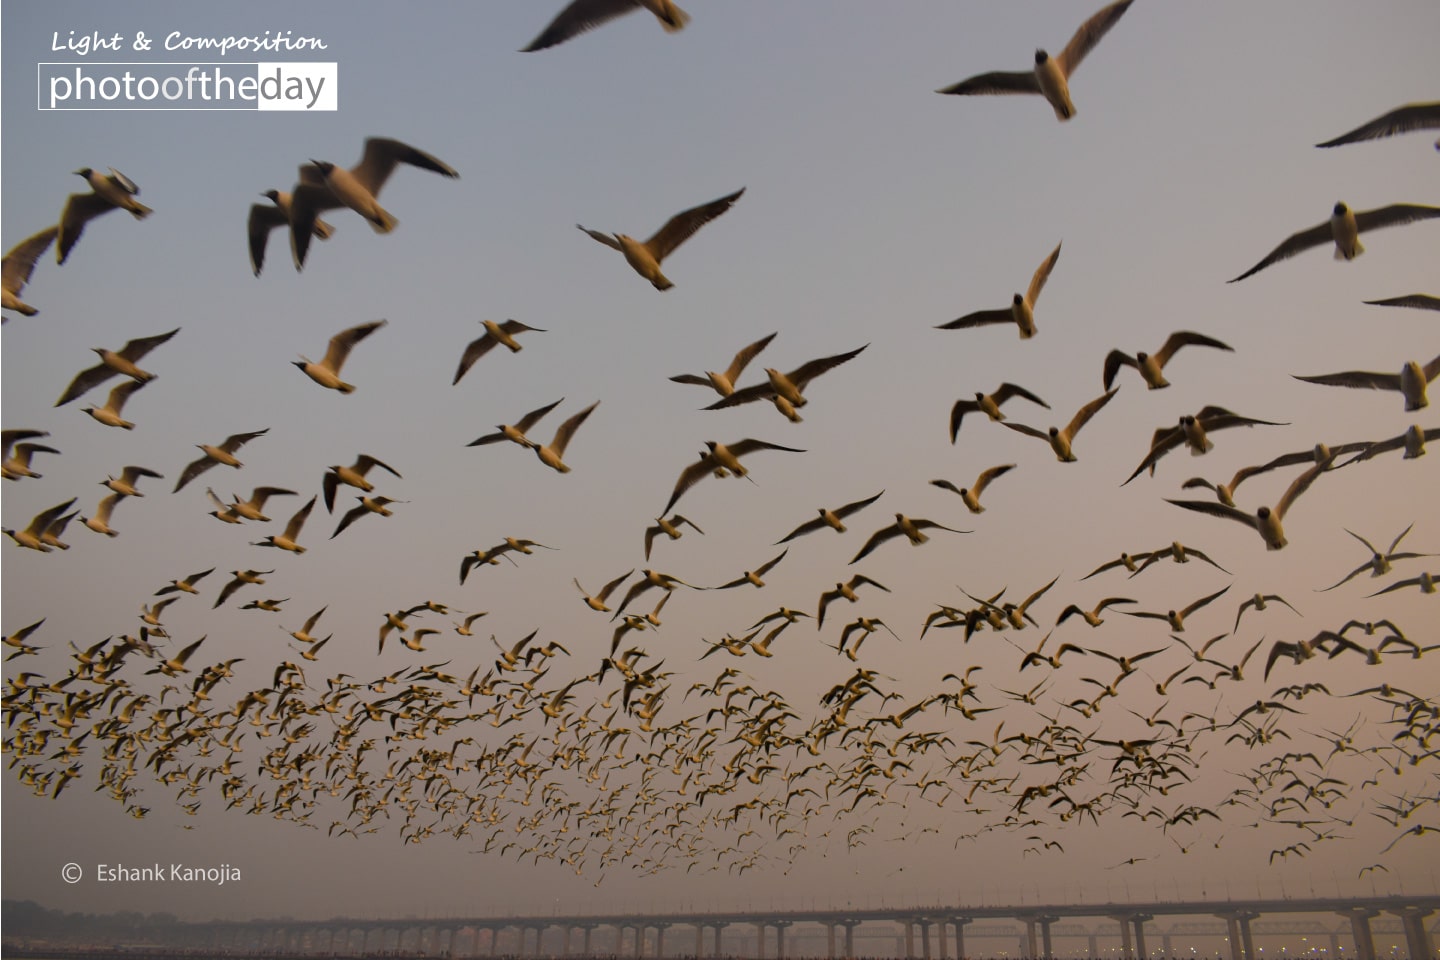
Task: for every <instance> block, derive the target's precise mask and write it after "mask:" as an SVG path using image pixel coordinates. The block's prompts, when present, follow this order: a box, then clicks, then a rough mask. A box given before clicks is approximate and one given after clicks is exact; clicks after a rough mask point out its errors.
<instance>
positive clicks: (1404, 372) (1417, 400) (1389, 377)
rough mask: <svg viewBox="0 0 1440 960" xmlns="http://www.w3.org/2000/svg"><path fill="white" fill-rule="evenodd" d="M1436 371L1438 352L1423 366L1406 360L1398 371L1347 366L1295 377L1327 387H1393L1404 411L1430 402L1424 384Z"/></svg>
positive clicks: (1439, 365)
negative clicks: (1308, 375) (1384, 371)
mask: <svg viewBox="0 0 1440 960" xmlns="http://www.w3.org/2000/svg"><path fill="white" fill-rule="evenodd" d="M1436 374H1440V356H1437V357H1436V358H1435V359H1434V360H1431V361H1430V362H1429V363H1427V364H1425V366H1423V367H1422V366H1420V364H1419V363H1418V362H1417V361H1414V360H1408V361H1406V363H1405V366H1403V367H1401V368H1400V372H1399V373H1368V372H1366V371H1364V370H1349V371H1346V372H1344V373H1326V374H1320V375H1319V376H1312V377H1299V376H1297V377H1296V378H1295V379H1296V380H1303V381H1305V382H1306V383H1318V384H1321V385H1323V386H1327V387H1355V388H1359V389H1369V390H1395V391H1397V392H1399V393H1400V394H1402V395H1403V396H1404V397H1405V409H1406V411H1411V410H1420V409H1423V408H1424V407H1428V406H1429V405H1430V400H1429V398H1428V397H1426V396H1425V386H1426V384H1428V383H1429V382H1430V381H1431V380H1434V379H1435V376H1436Z"/></svg>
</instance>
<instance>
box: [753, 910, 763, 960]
mask: <svg viewBox="0 0 1440 960" xmlns="http://www.w3.org/2000/svg"><path fill="white" fill-rule="evenodd" d="M755 938H756V944H757V946H756V948H755V956H756V957H757V958H758V960H765V922H764V921H763V920H762V921H760V922H759V923H756V924H755Z"/></svg>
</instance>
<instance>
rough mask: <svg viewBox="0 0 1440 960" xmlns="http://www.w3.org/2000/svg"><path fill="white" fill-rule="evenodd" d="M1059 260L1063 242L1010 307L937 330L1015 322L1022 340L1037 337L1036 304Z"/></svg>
mask: <svg viewBox="0 0 1440 960" xmlns="http://www.w3.org/2000/svg"><path fill="white" fill-rule="evenodd" d="M1059 259H1060V244H1058V243H1057V244H1055V249H1054V250H1052V251H1051V252H1050V256H1048V257H1046V258H1045V260H1044V261H1043V262H1042V263H1041V264H1040V266H1038V267H1036V268H1035V274H1034V276H1032V277H1031V278H1030V287H1029V289H1028V290H1026V291H1025V296H1023V297H1022V296H1020V294H1018V293H1017V294H1015V297H1014V299H1013V300H1012V301H1011V303H1010V306H1008V307H1006V308H1005V309H1003V310H979V311H976V312H975V313H967V314H966V315H965V316H963V317H960V318H959V319H957V320H951V321H950V322H949V323H942V324H940V325H939V326H937V327H936V328H935V329H936V330H960V329H965V328H969V327H981V326H986V325H989V324H993V323H1014V324H1015V325H1016V326H1017V327H1018V328H1019V329H1020V339H1021V340H1029V339H1030V338H1031V337H1033V336H1035V303H1036V301H1038V300H1039V299H1040V291H1041V290H1043V289H1045V281H1046V280H1048V279H1050V271H1051V270H1053V269H1055V262H1056V261H1057V260H1059ZM992 419H994V418H992Z"/></svg>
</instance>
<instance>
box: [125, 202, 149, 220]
mask: <svg viewBox="0 0 1440 960" xmlns="http://www.w3.org/2000/svg"><path fill="white" fill-rule="evenodd" d="M126 209H127V210H129V211H130V214H131V216H133V217H134V218H135V219H136V220H144V219H145V218H146V217H148V216H150V214H152V213H154V212H155V211H154V210H151V209H150V208H149V207H147V206H145V204H143V203H140V202H138V201H135V200H131V201H130V205H129V206H128V207H126Z"/></svg>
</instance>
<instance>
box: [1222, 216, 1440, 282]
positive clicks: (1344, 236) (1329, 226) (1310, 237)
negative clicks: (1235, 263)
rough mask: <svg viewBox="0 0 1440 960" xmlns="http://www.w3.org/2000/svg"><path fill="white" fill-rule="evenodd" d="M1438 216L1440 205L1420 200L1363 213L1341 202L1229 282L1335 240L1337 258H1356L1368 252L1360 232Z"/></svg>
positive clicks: (1242, 278) (1241, 278)
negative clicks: (1323, 219) (1432, 204)
mask: <svg viewBox="0 0 1440 960" xmlns="http://www.w3.org/2000/svg"><path fill="white" fill-rule="evenodd" d="M1435 217H1440V207H1427V206H1424V205H1422V204H1418V203H1395V204H1391V205H1390V206H1388V207H1380V208H1379V209H1376V210H1363V211H1361V212H1359V213H1356V212H1355V211H1353V210H1351V209H1350V208H1349V207H1347V206H1346V205H1345V204H1343V203H1337V204H1335V209H1334V210H1333V211H1332V212H1331V215H1330V219H1329V220H1327V221H1325V222H1324V223H1317V224H1316V225H1315V226H1313V227H1311V228H1309V229H1308V230H1301V231H1300V232H1299V233H1297V234H1294V235H1293V236H1291V237H1290V238H1289V239H1288V240H1286V241H1284V242H1283V243H1281V244H1280V246H1278V247H1276V248H1275V249H1274V250H1271V251H1270V253H1269V254H1267V255H1266V257H1265V259H1263V260H1261V261H1260V262H1259V263H1257V264H1255V266H1253V267H1251V268H1250V269H1249V270H1246V271H1245V272H1244V273H1242V274H1240V276H1238V277H1236V278H1235V279H1234V280H1231V281H1229V282H1230V283H1235V282H1237V281H1240V280H1244V279H1245V278H1246V277H1249V276H1252V275H1254V274H1257V273H1259V272H1260V271H1261V270H1264V269H1265V268H1266V267H1268V266H1270V265H1271V264H1272V263H1279V262H1280V261H1281V260H1288V259H1290V258H1291V257H1293V256H1295V255H1296V254H1297V253H1303V252H1304V251H1306V250H1309V249H1310V248H1311V247H1319V246H1324V245H1325V244H1326V243H1328V242H1331V241H1333V242H1334V244H1335V259H1336V260H1354V259H1355V258H1356V257H1358V256H1360V254H1362V253H1364V252H1365V247H1364V246H1362V245H1361V243H1360V234H1361V233H1363V232H1364V231H1366V230H1378V229H1380V228H1381V227H1394V226H1399V225H1400V224H1404V223H1414V222H1415V221H1417V220H1430V219H1433V218H1435Z"/></svg>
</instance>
